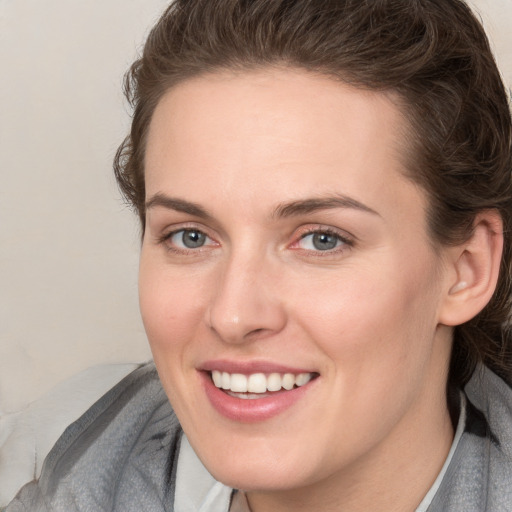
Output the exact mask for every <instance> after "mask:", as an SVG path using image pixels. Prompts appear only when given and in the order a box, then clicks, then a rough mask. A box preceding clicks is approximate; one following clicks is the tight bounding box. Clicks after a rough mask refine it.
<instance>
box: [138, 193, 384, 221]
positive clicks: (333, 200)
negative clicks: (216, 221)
mask: <svg viewBox="0 0 512 512" xmlns="http://www.w3.org/2000/svg"><path fill="white" fill-rule="evenodd" d="M158 206H159V207H162V208H166V209H168V210H175V211H178V212H182V213H187V214H189V215H193V216H194V217H199V218H200V219H212V218H213V217H212V215H211V214H210V213H208V211H207V210H205V209H204V208H203V207H202V206H199V205H198V204H197V203H193V202H191V201H185V200H184V199H178V198H176V197H170V196H167V195H164V194H161V193H157V194H155V195H154V196H152V197H151V198H150V199H149V200H148V201H147V202H146V210H149V209H151V208H156V207H158ZM334 208H351V209H355V210H359V211H362V212H366V213H371V214H373V215H378V216H379V217H380V214H379V213H378V212H376V211H375V210H373V209H372V208H370V207H369V206H366V205H365V204H363V203H361V202H359V201H357V200H356V199H353V198H351V197H348V196H344V195H336V196H329V197H323V198H308V199H299V200H296V201H290V202H288V203H283V204H280V205H278V206H277V207H276V208H275V209H274V211H273V213H272V217H273V218H284V217H294V216H298V215H306V214H308V213H313V212H316V211H320V210H330V209H334Z"/></svg>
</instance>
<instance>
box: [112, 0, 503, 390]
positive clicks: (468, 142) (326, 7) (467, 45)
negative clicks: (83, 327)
mask: <svg viewBox="0 0 512 512" xmlns="http://www.w3.org/2000/svg"><path fill="white" fill-rule="evenodd" d="M269 66H286V67H292V68H297V69H302V70H305V71H308V72H314V73H320V74H322V75H325V76H326V77H330V78H333V79H335V80H340V81H342V82H344V83H346V84H350V85H352V86H355V87H360V88H365V89H370V90H375V91H383V92H393V93H394V94H395V96H397V97H398V98H399V103H400V105H401V106H402V107H401V108H402V111H403V113H404V115H405V118H406V119H407V120H408V122H409V123H410V126H411V128H412V130H410V131H409V133H408V136H407V140H406V142H407V146H408V148H409V150H408V151H407V153H408V155H409V157H408V162H407V167H408V171H409V174H410V177H411V179H412V180H413V181H415V182H416V183H418V184H419V185H420V186H421V187H423V189H424V190H425V191H426V194H427V196H428V199H429V210H428V212H427V218H428V224H429V229H430V234H431V239H432V240H433V241H434V243H438V244H452V245H455V244H459V243H461V242H463V241H464V240H467V239H468V238H469V237H470V236H471V233H472V229H473V225H474V221H475V217H476V215H477V214H478V213H479V212H482V211H486V210H491V209H492V210H497V211H498V212H499V213H500V215H501V217H502V220H503V225H504V238H505V244H504V251H503V256H502V262H501V269H500V275H499V281H498V285H497V289H496V291H495V293H494V296H493V297H492V299H491V301H490V302H489V304H488V305H487V306H486V307H485V308H484V310H483V311H481V312H480V314H479V315H477V316H476V317H475V318H473V319H472V320H470V321H468V322H467V323H465V324H463V325H460V326H457V327H455V329H454V344H453V350H452V356H451V363H450V377H449V380H450V382H451V383H453V384H455V385H457V386H463V385H464V384H465V383H466V382H467V380H468V379H469V377H470V376H471V374H472V373H473V371H474V369H475V367H476V365H477V364H478V363H479V362H483V363H484V364H486V365H488V366H489V367H490V368H491V369H493V370H494V371H495V372H496V373H498V374H499V375H500V376H502V377H503V378H505V379H506V380H507V381H509V382H511V381H512V378H511V377H512V355H511V354H512V334H511V327H510V321H509V319H510V311H511V292H512V288H511V287H512V244H511V239H510V235H509V233H510V228H511V223H512V180H511V170H512V159H511V154H512V151H511V125H512V123H511V118H510V110H509V100H508V96H507V93H506V92H505V89H504V86H503V83H502V81H501V78H500V74H499V72H498V69H497V66H496V63H495V61H494V59H493V56H492V53H491V50H490V47H489V43H488V40H487V37H486V35H485V32H484V30H483V28H482V26H481V24H480V23H479V22H478V21H477V20H476V19H475V17H474V15H473V14H472V12H471V10H470V9H469V8H468V7H467V5H466V4H465V3H463V2H462V1H461V0H175V1H174V2H173V3H172V4H171V5H170V6H169V7H168V8H167V10H166V11H165V12H164V14H163V15H162V17H161V18H160V20H159V21H158V22H157V24H156V25H155V26H154V28H153V29H152V31H151V32H150V34H149V37H148V39H147V41H146V43H145V46H144V50H143V53H142V56H141V57H140V58H139V59H138V60H137V61H136V62H135V63H134V64H133V65H132V66H131V68H130V70H129V72H128V73H127V75H126V77H125V93H126V96H127V98H128V101H129V102H130V104H131V106H132V108H133V119H132V125H131V132H130V134H129V135H128V137H127V138H126V139H125V140H124V142H123V143H122V145H121V146H120V147H119V149H118V151H117V154H116V157H115V162H114V169H115V175H116V178H117V180H118V184H119V186H120V189H121V191H122V193H123V194H124V196H125V198H126V200H127V201H128V203H129V204H131V205H132V206H133V207H134V208H135V210H136V211H137V212H138V215H139V217H140V220H141V222H142V229H143V231H144V224H145V204H144V202H145V185H144V153H145V146H146V137H147V133H148V128H149V125H150V122H151V118H152V115H153V112H154V110H155V108H156V106H157V104H158V102H159V100H160V99H161V97H162V96H163V95H164V94H165V92H166V91H168V90H169V88H171V87H173V86H174V85H176V84H178V83H180V82H183V81H185V80H187V79H190V78H193V77H196V76H199V75H204V74H207V73H214V72H219V71H224V70H234V71H249V70H252V69H259V68H264V67H269ZM404 136H405V135H404Z"/></svg>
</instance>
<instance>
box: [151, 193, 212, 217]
mask: <svg viewBox="0 0 512 512" xmlns="http://www.w3.org/2000/svg"><path fill="white" fill-rule="evenodd" d="M157 206H160V207H162V208H167V209H168V210H175V211H177V212H182V213H188V214H189V215H193V216H194V217H199V218H200V219H211V218H212V216H211V215H210V214H209V213H208V212H207V211H206V210H205V209H204V208H203V207H202V206H199V205H198V204H196V203H192V202H190V201H185V200H183V199H177V198H176V197H169V196H166V195H164V194H160V193H158V194H155V195H154V196H152V197H151V198H150V199H149V200H148V201H146V211H147V210H150V209H151V208H156V207H157Z"/></svg>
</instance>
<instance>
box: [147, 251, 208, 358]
mask: <svg viewBox="0 0 512 512" xmlns="http://www.w3.org/2000/svg"><path fill="white" fill-rule="evenodd" d="M208 289H209V280H208V279H205V278H204V276H200V275H197V273H193V272H191V271H188V269H187V268H179V269H178V268H173V267H171V266H166V265H162V264H159V263H158V262H155V261H154V259H152V258H150V257H145V255H144V253H142V255H141V263H140V270H139V302H140V310H141V315H142V320H143V323H144V327H145V329H146V333H147V336H148V339H149V343H150V345H151V348H152V350H153V352H154V353H155V352H158V351H164V352H167V351H171V350H172V351H175V350H176V349H177V348H178V347H180V346H181V345H186V344H187V342H188V341H189V340H190V339H191V338H192V337H193V336H194V332H195V331H196V330H197V329H198V328H199V327H200V325H202V323H203V319H204V314H205V310H206V306H207V296H208V295H207V293H208Z"/></svg>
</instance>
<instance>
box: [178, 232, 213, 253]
mask: <svg viewBox="0 0 512 512" xmlns="http://www.w3.org/2000/svg"><path fill="white" fill-rule="evenodd" d="M207 239H208V237H207V236H206V235H205V234H204V233H203V232H202V231H198V230H197V229H181V230H180V231H176V233H174V234H173V235H172V236H171V242H172V244H173V245H175V246H176V247H179V248H182V249H198V248H200V247H203V245H205V243H206V241H207Z"/></svg>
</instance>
